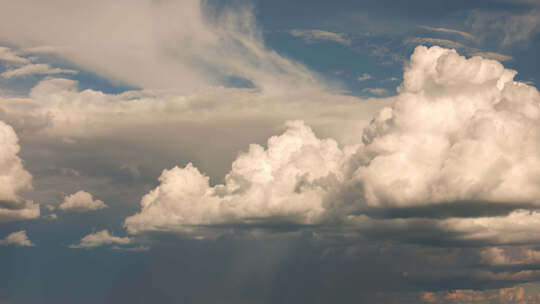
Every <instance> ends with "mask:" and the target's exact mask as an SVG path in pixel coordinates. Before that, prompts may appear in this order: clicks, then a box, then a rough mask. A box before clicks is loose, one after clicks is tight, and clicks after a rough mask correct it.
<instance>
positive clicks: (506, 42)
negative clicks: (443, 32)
mask: <svg viewBox="0 0 540 304" xmlns="http://www.w3.org/2000/svg"><path fill="white" fill-rule="evenodd" d="M539 17H540V10H538V9H528V10H526V12H525V13H522V14H516V13H509V12H502V13H493V12H489V13H487V12H479V11H476V12H473V13H472V14H471V15H470V17H469V21H468V23H469V24H470V27H471V29H472V31H473V32H474V33H475V34H476V36H478V37H481V38H483V40H485V41H487V40H490V41H495V42H496V43H497V44H499V45H501V46H503V47H510V46H512V45H515V44H520V43H527V42H528V41H529V40H530V39H531V37H533V36H534V35H536V34H538V33H539V32H540V19H539Z"/></svg>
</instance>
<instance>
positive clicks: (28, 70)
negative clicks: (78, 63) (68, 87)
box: [0, 63, 77, 78]
mask: <svg viewBox="0 0 540 304" xmlns="http://www.w3.org/2000/svg"><path fill="white" fill-rule="evenodd" d="M53 74H77V71H74V70H68V69H60V68H52V67H51V66H50V65H48V64H45V63H32V64H27V65H24V66H22V67H20V68H17V69H12V70H7V71H5V72H3V73H2V74H0V76H2V77H4V78H14V77H23V76H31V75H53Z"/></svg>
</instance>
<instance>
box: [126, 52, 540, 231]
mask: <svg viewBox="0 0 540 304" xmlns="http://www.w3.org/2000/svg"><path fill="white" fill-rule="evenodd" d="M515 74H516V72H515V71H512V70H508V69H505V68H504V67H503V66H502V65H501V64H500V63H499V62H497V61H494V60H489V59H484V58H481V57H472V58H469V59H467V58H465V57H463V56H460V55H458V54H457V53H456V52H455V51H454V50H448V49H443V48H440V47H432V48H429V49H428V48H426V47H423V46H420V47H418V48H416V50H415V52H414V54H413V55H412V57H411V60H410V63H409V64H408V66H407V67H406V69H405V73H404V82H403V83H402V85H401V86H400V88H399V94H398V96H396V97H395V99H394V103H393V105H392V106H391V107H387V108H384V109H383V110H381V111H380V112H379V113H378V114H377V115H376V117H375V118H374V119H373V120H372V122H371V123H370V125H369V126H368V127H367V128H366V129H365V130H364V132H363V134H358V135H357V137H358V139H359V140H358V142H360V141H361V142H363V144H362V145H359V146H345V147H340V146H339V145H338V143H337V142H336V141H335V140H332V139H318V138H317V137H316V136H315V135H314V134H313V132H312V131H311V130H310V128H309V127H307V126H305V125H304V124H303V123H301V122H292V123H289V125H288V129H287V131H286V132H285V133H284V134H283V135H281V136H278V137H272V138H271V139H270V140H269V141H268V146H267V148H266V149H265V148H263V147H261V146H258V145H252V146H251V147H250V149H249V151H248V152H247V153H243V154H240V156H239V157H238V158H237V159H236V161H235V162H234V163H233V165H232V170H231V172H230V173H229V174H228V175H227V177H226V182H225V184H223V185H217V186H215V187H211V186H210V185H209V181H208V178H207V177H205V176H204V175H203V174H201V173H200V172H199V170H197V169H196V168H195V167H193V166H192V165H191V164H189V165H187V166H186V167H185V168H178V167H175V168H173V169H171V170H164V171H163V174H162V175H161V177H160V179H159V180H160V185H159V186H158V187H157V188H155V189H154V190H152V191H151V192H150V193H148V194H147V195H145V196H144V197H143V199H142V202H141V206H142V210H141V212H140V213H138V214H136V215H134V216H132V217H129V218H127V219H126V221H125V226H126V228H127V229H128V231H129V232H131V233H139V232H143V231H152V230H171V231H181V232H193V231H197V229H199V228H200V227H202V226H204V227H207V226H212V225H223V224H246V223H248V224H261V223H265V224H268V223H269V222H270V223H276V222H281V223H282V222H284V221H285V222H292V223H296V224H324V223H326V222H327V221H328V220H329V219H336V218H338V219H339V218H341V219H347V218H351V217H350V215H351V214H352V213H355V214H357V213H359V212H360V213H361V212H363V211H365V210H367V209H369V208H382V209H384V208H413V207H415V208H422V207H426V206H437V205H440V204H457V203H460V204H463V203H464V202H465V203H466V204H469V205H471V206H472V205H474V204H484V205H485V204H488V206H489V204H491V205H492V206H495V204H502V203H504V204H505V205H511V206H512V205H515V208H512V207H510V211H511V210H512V209H518V208H520V207H519V206H523V205H535V204H537V203H538V202H537V200H538V197H540V185H539V181H540V153H539V152H540V126H539V122H540V120H539V118H540V117H539V116H540V109H539V107H538V105H539V102H540V96H539V94H538V91H537V90H536V89H535V88H533V87H530V86H527V85H526V84H523V83H519V82H515V81H513V77H514V75H515ZM360 139H361V140H360ZM485 209H486V210H487V211H486V214H479V216H487V215H488V214H489V207H488V208H485ZM517 212H519V211H517ZM536 214H537V213H530V214H524V213H519V216H522V217H527V218H528V217H531V219H526V221H529V222H536V220H534V219H532V217H536ZM513 216H515V214H514V215H513ZM357 219H359V218H357ZM499 220H502V221H503V222H501V225H503V224H504V223H506V222H507V220H505V219H504V218H503V219H498V218H497V217H486V218H485V219H484V221H499ZM467 221H470V222H467ZM471 221H472V222H471ZM479 223H480V222H478V221H474V220H473V219H463V220H450V221H447V222H444V223H442V224H441V225H442V226H444V227H445V229H451V230H459V232H460V233H465V234H466V233H467V231H468V228H466V227H469V228H471V229H472V230H474V229H475V228H478V227H480V226H482V225H480V224H479ZM482 223H483V222H482Z"/></svg>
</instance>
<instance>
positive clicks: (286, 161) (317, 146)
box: [125, 121, 354, 233]
mask: <svg viewBox="0 0 540 304" xmlns="http://www.w3.org/2000/svg"><path fill="white" fill-rule="evenodd" d="M353 152H354V149H346V150H341V149H340V148H339V147H338V144H337V143H336V141H334V140H332V139H326V140H321V139H318V138H317V137H316V136H315V135H314V134H313V132H312V131H311V129H310V128H308V127H306V126H305V125H304V124H303V123H302V122H298V121H296V122H290V123H289V124H288V130H287V131H286V132H285V133H284V134H283V135H281V136H276V137H272V138H270V139H269V140H268V148H267V149H265V148H263V147H262V146H259V145H251V146H250V149H249V151H248V152H247V153H242V154H240V155H239V156H238V158H237V159H236V160H235V162H234V163H233V165H232V170H231V172H230V173H229V174H228V175H227V176H226V178H225V184H223V185H217V186H214V187H210V186H209V180H208V177H206V176H204V175H202V174H201V173H200V172H199V170H197V169H196V168H194V167H193V166H192V165H191V164H188V165H187V166H186V167H185V168H178V167H175V168H173V169H171V170H164V171H163V173H162V175H161V177H160V178H159V180H160V186H159V187H157V188H156V189H154V190H152V191H151V192H150V193H148V194H147V195H145V196H144V197H143V199H142V201H141V206H142V211H141V213H139V214H137V215H134V216H132V217H129V218H127V219H126V221H125V226H126V228H127V229H128V231H129V232H131V233H138V232H140V231H150V230H170V229H174V230H177V231H182V232H189V231H191V230H192V227H191V225H216V224H227V223H242V224H253V223H255V224H260V223H264V222H266V221H267V220H268V219H271V220H273V221H279V222H291V221H292V222H294V223H299V224H313V223H315V222H317V221H318V220H319V218H320V217H321V216H322V215H323V214H324V212H325V206H324V194H325V192H326V191H327V190H328V188H329V187H332V185H334V184H335V183H341V182H343V178H344V175H343V167H344V166H345V165H346V163H345V162H346V160H347V159H348V158H349V157H350V154H351V153H353Z"/></svg>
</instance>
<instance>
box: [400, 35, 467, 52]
mask: <svg viewBox="0 0 540 304" xmlns="http://www.w3.org/2000/svg"><path fill="white" fill-rule="evenodd" d="M405 44H414V45H416V44H427V45H438V46H442V47H445V48H451V49H462V48H464V47H465V46H464V45H463V44H461V43H459V42H455V41H452V40H448V39H439V38H425V37H414V38H409V39H407V40H405Z"/></svg>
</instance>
